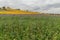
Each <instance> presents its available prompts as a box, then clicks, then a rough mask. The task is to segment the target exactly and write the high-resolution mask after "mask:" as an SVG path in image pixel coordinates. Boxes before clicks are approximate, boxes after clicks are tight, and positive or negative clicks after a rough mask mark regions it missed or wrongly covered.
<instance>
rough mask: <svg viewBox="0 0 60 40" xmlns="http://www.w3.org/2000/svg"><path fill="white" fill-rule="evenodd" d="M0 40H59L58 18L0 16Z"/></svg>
mask: <svg viewBox="0 0 60 40" xmlns="http://www.w3.org/2000/svg"><path fill="white" fill-rule="evenodd" d="M0 40H60V16H43V15H42V16H41V15H40V16H38V15H37V16H34V15H32V16H18V15H14V16H0Z"/></svg>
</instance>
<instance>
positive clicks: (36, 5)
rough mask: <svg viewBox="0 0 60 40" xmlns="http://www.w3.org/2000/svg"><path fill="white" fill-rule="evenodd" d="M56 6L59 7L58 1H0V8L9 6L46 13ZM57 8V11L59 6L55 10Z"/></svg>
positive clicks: (59, 0)
mask: <svg viewBox="0 0 60 40" xmlns="http://www.w3.org/2000/svg"><path fill="white" fill-rule="evenodd" d="M57 4H58V5H60V0H0V7H2V6H10V7H13V8H20V9H28V10H37V11H41V10H45V11H46V10H49V9H50V10H52V9H53V8H54V9H55V7H56V5H57ZM50 6H51V7H50ZM29 8H30V9H29ZM57 8H58V9H59V8H60V6H59V7H58V6H57V7H56V9H57ZM58 9H57V10H58ZM54 11H55V10H54Z"/></svg>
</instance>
